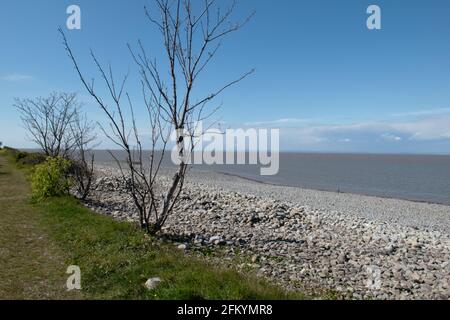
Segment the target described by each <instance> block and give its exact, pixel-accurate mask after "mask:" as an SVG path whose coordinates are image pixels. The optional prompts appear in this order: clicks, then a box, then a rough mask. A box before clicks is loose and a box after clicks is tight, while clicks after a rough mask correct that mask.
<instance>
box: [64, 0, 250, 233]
mask: <svg viewBox="0 0 450 320" xmlns="http://www.w3.org/2000/svg"><path fill="white" fill-rule="evenodd" d="M217 2H218V1H216V0H204V1H203V2H201V1H198V2H197V1H195V6H194V5H193V3H192V1H190V0H155V1H154V4H155V6H154V7H155V8H154V9H155V10H154V11H155V12H153V11H152V12H151V11H150V10H148V9H147V8H145V14H146V17H147V19H148V21H149V22H150V23H151V25H153V26H154V27H156V29H157V30H158V31H159V33H160V35H161V38H162V44H163V45H162V50H163V52H164V55H165V57H166V59H167V60H166V61H165V63H164V64H165V65H166V66H167V68H168V70H161V69H162V68H161V69H160V67H159V65H158V64H157V62H156V60H155V59H152V58H150V57H149V55H148V54H147V52H146V50H145V49H144V45H143V43H142V42H141V41H138V45H137V49H133V48H132V46H131V45H128V48H129V50H130V52H131V56H132V58H133V60H134V62H135V63H136V64H137V67H138V70H139V74H140V83H141V91H142V100H143V102H142V103H141V105H142V106H145V111H146V114H147V115H148V124H149V125H148V128H147V129H150V132H151V135H150V136H151V138H150V141H149V142H150V152H149V156H148V157H147V156H145V153H144V152H143V146H142V141H141V136H140V133H139V130H138V127H137V124H136V119H135V111H134V103H133V102H132V99H131V97H130V95H129V94H128V92H125V91H124V90H125V89H124V87H125V84H126V81H127V78H128V75H126V76H125V77H124V78H123V80H122V81H120V82H119V83H117V82H116V81H115V80H114V77H113V72H112V68H111V66H110V65H109V66H108V67H106V68H105V67H104V66H102V65H101V63H100V62H99V60H98V59H97V57H96V56H95V55H94V53H93V52H92V51H91V56H92V59H93V61H94V63H95V65H96V67H97V69H98V71H99V74H100V77H101V78H102V80H103V82H104V84H105V86H106V88H107V90H108V92H109V96H110V97H109V98H110V100H109V101H111V102H112V104H111V105H110V104H108V103H107V102H106V100H105V99H103V98H102V97H100V95H99V94H98V93H97V91H96V89H95V87H94V82H93V81H92V82H87V81H86V79H85V77H84V76H83V73H82V72H81V70H80V67H79V65H78V63H77V60H76V58H75V57H74V54H73V52H72V50H71V48H70V46H69V44H68V41H67V38H66V37H65V35H64V32H63V31H62V29H60V32H61V34H62V37H63V43H64V46H65V49H66V51H67V53H68V55H69V57H70V59H71V60H72V62H73V64H74V67H75V69H76V71H77V73H78V75H79V77H80V79H81V81H82V83H83V84H84V86H85V87H86V89H87V91H88V92H89V94H90V95H91V96H92V97H93V98H94V100H95V101H96V102H97V104H98V105H99V107H100V108H101V109H102V110H103V111H104V113H105V115H106V116H107V118H108V121H109V126H110V129H109V130H105V129H104V128H103V127H102V130H103V132H104V134H105V135H106V136H107V137H108V138H109V139H110V140H111V141H112V142H113V143H114V144H115V145H117V146H118V147H119V148H120V149H121V150H124V151H125V153H126V170H124V168H123V167H122V166H123V164H122V163H121V162H120V161H118V159H116V162H117V164H118V166H119V168H120V171H121V173H122V177H123V178H124V179H127V180H129V190H130V195H131V196H132V198H133V200H134V204H135V206H136V208H137V210H138V212H139V217H140V224H141V226H142V227H143V228H145V229H146V230H147V231H148V232H149V233H152V234H155V233H157V232H159V231H160V230H161V228H162V226H163V225H164V223H165V222H166V220H167V219H168V217H169V216H170V214H171V213H172V211H173V208H174V205H175V204H176V202H177V201H178V199H179V196H180V193H181V191H182V189H183V186H184V182H185V176H186V170H187V166H188V165H187V159H188V157H189V156H190V155H191V153H192V150H193V147H194V144H193V143H192V138H193V137H194V134H193V132H194V131H195V123H196V121H199V120H204V119H206V118H209V117H210V116H211V115H212V114H213V113H214V112H215V111H216V110H217V108H214V109H213V110H209V111H208V112H207V111H205V110H206V107H207V105H208V103H210V102H211V101H212V100H213V99H214V98H215V97H216V96H218V95H219V94H221V93H222V92H223V91H224V90H226V89H227V88H229V87H231V86H233V85H235V84H237V83H238V82H240V81H241V80H243V79H244V78H246V77H247V76H249V75H250V74H251V73H253V70H251V71H249V72H247V73H245V74H243V75H242V76H240V77H238V78H236V79H235V80H233V81H230V82H228V83H226V84H225V85H223V86H221V87H219V88H218V89H216V90H214V91H212V92H211V93H210V94H208V95H206V96H199V95H198V93H195V92H194V91H195V88H196V87H195V84H196V83H197V82H198V81H197V80H198V78H199V77H200V75H201V74H202V73H203V72H204V71H205V70H206V67H207V66H208V65H209V64H210V62H211V61H212V60H213V58H214V57H215V55H216V53H217V52H218V49H219V48H220V46H221V41H222V40H223V39H224V38H225V37H226V36H227V35H229V34H231V33H233V32H236V31H238V30H239V29H240V28H241V27H242V26H244V25H245V24H246V23H247V22H248V21H249V20H250V19H251V17H252V16H253V14H251V15H249V16H248V17H247V18H246V19H244V20H243V21H242V22H237V23H232V22H231V18H232V14H233V11H234V8H235V3H234V2H233V3H232V5H231V6H230V7H229V8H228V9H227V10H224V11H222V10H221V9H220V6H219V5H218V4H217ZM194 7H195V9H194ZM167 71H168V72H167ZM166 75H167V76H166ZM124 104H125V105H126V106H125V107H124ZM125 108H127V110H129V112H130V121H131V124H130V125H129V126H127V125H126V119H125V110H126V109H125ZM173 130H175V132H176V148H177V152H178V156H179V160H180V161H179V165H178V167H177V170H176V173H175V174H174V176H173V179H172V181H171V182H170V183H169V185H168V186H166V189H165V191H164V192H163V193H162V195H158V194H159V191H157V190H158V188H157V187H160V186H161V184H160V183H159V180H158V179H159V177H160V169H161V163H162V160H163V157H164V154H165V152H166V149H167V144H168V141H169V133H170V132H171V131H173ZM188 137H189V138H190V139H191V141H188V139H187V138H188ZM157 151H159V152H157ZM111 154H112V153H111ZM112 155H113V154H112ZM113 156H114V155H113Z"/></svg>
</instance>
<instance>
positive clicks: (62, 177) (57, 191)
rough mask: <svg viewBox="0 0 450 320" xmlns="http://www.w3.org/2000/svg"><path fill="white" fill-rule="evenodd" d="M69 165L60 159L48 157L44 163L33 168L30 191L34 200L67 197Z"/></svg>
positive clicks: (69, 183) (69, 182)
mask: <svg viewBox="0 0 450 320" xmlns="http://www.w3.org/2000/svg"><path fill="white" fill-rule="evenodd" d="M70 166H71V163H70V161H69V160H67V159H64V158H62V157H56V158H51V157H48V158H47V160H46V161H45V162H44V163H41V164H38V165H36V166H35V169H34V172H33V174H32V177H31V190H32V196H33V198H34V199H39V200H41V199H45V198H49V197H57V196H63V195H68V194H69V190H70V186H71V179H70V178H69V174H68V172H69V168H70Z"/></svg>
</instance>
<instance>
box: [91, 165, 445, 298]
mask: <svg viewBox="0 0 450 320" xmlns="http://www.w3.org/2000/svg"><path fill="white" fill-rule="evenodd" d="M96 173H97V174H96V181H95V183H94V189H95V190H94V192H93V194H92V196H91V198H90V199H89V200H88V201H87V202H86V206H88V207H89V208H91V209H93V210H95V211H96V212H98V213H101V214H105V215H109V216H112V217H114V218H115V219H119V220H126V221H136V220H137V218H138V217H137V212H136V210H135V209H134V205H133V202H132V199H131V198H130V197H129V195H128V194H127V191H126V186H125V183H123V181H122V179H121V177H120V175H119V173H118V170H117V169H116V168H115V167H114V166H111V165H105V164H97V165H96ZM169 179H170V175H169V174H163V177H162V182H161V183H162V184H163V185H164V183H167V182H168V181H169ZM163 234H167V235H177V236H178V237H179V239H182V240H179V241H178V242H176V243H174V246H176V247H177V248H178V249H179V250H185V251H186V253H187V254H188V253H189V251H190V250H191V249H194V248H204V247H207V248H220V250H221V251H222V252H224V253H225V255H224V256H223V257H222V259H223V260H224V262H225V261H231V260H233V259H234V258H235V257H236V255H240V256H247V257H249V261H247V262H246V263H245V266H241V267H246V268H250V269H252V270H254V271H255V272H256V273H257V274H258V275H260V276H261V277H264V278H267V279H269V280H270V281H273V282H274V283H277V284H280V285H282V286H284V287H286V288H287V289H300V290H304V289H305V288H307V289H310V290H311V291H314V290H317V291H320V290H326V291H329V292H333V294H335V296H336V297H338V298H345V299H443V300H447V299H450V206H446V205H439V204H430V203H421V202H412V201H406V200H398V199H389V198H378V197H370V196H363V195H357V194H345V193H334V192H325V191H316V190H308V189H301V188H294V187H283V186H274V185H268V184H263V183H258V182H254V181H249V180H245V179H242V178H239V177H235V176H230V175H225V174H221V173H216V172H209V171H196V170H191V171H190V172H189V173H188V178H187V183H186V187H185V189H184V191H183V193H182V196H181V200H180V201H179V202H178V204H177V205H176V207H175V211H174V213H173V215H172V216H171V218H170V219H169V220H168V221H167V223H166V225H165V227H164V229H163Z"/></svg>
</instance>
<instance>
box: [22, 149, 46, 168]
mask: <svg viewBox="0 0 450 320" xmlns="http://www.w3.org/2000/svg"><path fill="white" fill-rule="evenodd" d="M14 157H15V160H16V163H18V164H20V165H25V166H27V165H30V166H35V165H37V164H41V163H43V162H44V161H45V160H46V159H47V157H46V156H45V155H44V154H43V153H28V152H21V151H17V152H16V153H15V154H14Z"/></svg>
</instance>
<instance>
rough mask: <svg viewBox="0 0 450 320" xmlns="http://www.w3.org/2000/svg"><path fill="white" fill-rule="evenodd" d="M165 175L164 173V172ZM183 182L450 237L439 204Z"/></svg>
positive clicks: (225, 180) (207, 180)
mask: <svg viewBox="0 0 450 320" xmlns="http://www.w3.org/2000/svg"><path fill="white" fill-rule="evenodd" d="M163 173H164V174H166V175H167V172H164V171H163ZM186 180H187V181H188V182H189V181H192V182H195V183H199V184H206V185H209V186H212V187H215V188H221V189H224V190H227V191H233V192H239V193H245V194H251V195H253V196H258V197H264V198H269V199H274V200H279V201H286V202H292V203H297V204H300V205H304V206H308V207H310V208H311V209H317V210H321V211H331V212H339V214H344V215H346V214H349V215H359V216H361V217H363V218H366V219H369V220H374V221H382V222H387V223H395V224H400V225H404V226H408V227H413V228H421V229H426V230H437V231H442V232H445V233H447V234H450V206H448V205H446V204H440V203H432V202H424V201H412V200H406V199H399V198H392V197H379V196H373V195H364V194H358V193H347V192H336V191H328V190H317V189H307V188H300V187H292V186H284V185H278V184H272V183H266V182H261V181H255V180H254V179H248V178H246V177H241V176H238V175H234V174H228V173H221V172H216V171H206V170H197V169H194V170H190V171H189V172H188V174H187V177H186Z"/></svg>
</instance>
